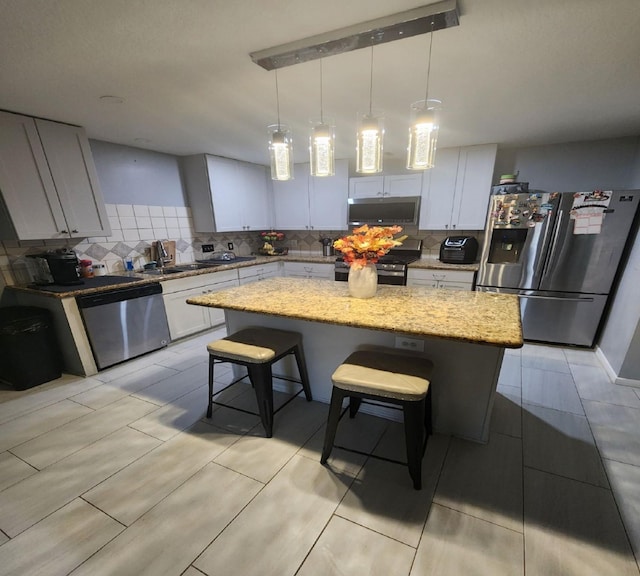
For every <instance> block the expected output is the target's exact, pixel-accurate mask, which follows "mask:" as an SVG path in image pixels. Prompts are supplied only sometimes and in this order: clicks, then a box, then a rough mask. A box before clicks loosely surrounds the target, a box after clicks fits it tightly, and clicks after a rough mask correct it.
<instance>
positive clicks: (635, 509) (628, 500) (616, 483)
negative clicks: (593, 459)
mask: <svg viewBox="0 0 640 576" xmlns="http://www.w3.org/2000/svg"><path fill="white" fill-rule="evenodd" d="M604 465H605V468H606V469H607V474H608V475H609V481H610V482H611V486H612V488H613V493H614V495H615V499H616V502H617V503H618V508H619V509H620V514H621V515H622V520H623V522H624V525H625V527H626V529H627V534H628V535H629V540H631V547H632V548H633V551H634V553H635V556H636V561H637V562H639V563H640V467H638V466H631V465H630V464H622V463H621V462H614V461H613V460H604Z"/></svg>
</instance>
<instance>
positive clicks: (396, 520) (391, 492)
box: [336, 426, 449, 548]
mask: <svg viewBox="0 0 640 576" xmlns="http://www.w3.org/2000/svg"><path fill="white" fill-rule="evenodd" d="M399 428H402V426H399ZM400 444H401V445H400V447H401V448H402V443H400ZM448 446H449V437H448V436H441V435H438V434H437V435H434V436H431V437H430V438H429V442H428V443H427V451H426V453H425V456H424V459H423V461H422V490H414V488H413V483H412V482H411V477H410V476H409V471H408V469H407V467H406V466H401V465H399V464H393V463H390V462H386V461H382V460H377V459H374V458H372V459H370V460H368V461H367V463H366V464H365V466H364V468H363V470H362V471H361V473H360V474H359V475H358V478H357V479H356V481H355V482H354V483H353V484H352V485H351V487H350V488H349V491H348V492H347V494H346V495H345V497H344V499H343V500H342V502H341V503H340V506H339V507H338V509H337V510H336V514H337V515H338V516H341V517H343V518H346V519H348V520H351V521H352V522H354V523H355V524H360V525H361V526H365V527H366V528H369V529H371V530H373V531H374V532H378V533H380V534H384V535H385V536H388V537H389V538H393V539H394V540H397V541H399V542H402V543H404V544H407V545H408V546H412V547H413V548H416V547H417V546H418V542H419V541H420V534H421V533H422V528H423V526H424V522H425V520H426V518H427V514H428V513H429V507H430V505H431V500H432V498H433V494H434V492H435V488H436V484H437V482H438V478H439V477H440V471H441V470H442V465H443V463H444V458H445V455H446V453H447V448H448ZM401 456H402V458H403V459H404V455H401Z"/></svg>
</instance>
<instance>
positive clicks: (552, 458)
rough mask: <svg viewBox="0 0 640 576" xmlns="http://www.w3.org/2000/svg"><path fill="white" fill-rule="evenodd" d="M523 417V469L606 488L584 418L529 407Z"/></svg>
mask: <svg viewBox="0 0 640 576" xmlns="http://www.w3.org/2000/svg"><path fill="white" fill-rule="evenodd" d="M522 413H523V421H524V424H523V455H524V465H525V466H529V467H530V468H536V469H538V470H544V471H545V472H551V473H553V474H558V475H560V476H566V477H567V478H573V479H574V480H580V481H582V482H588V483H589V484H595V485H597V486H602V487H604V488H608V487H609V482H608V481H607V477H606V474H605V472H604V468H603V466H602V462H601V460H600V454H599V453H598V450H597V449H596V444H595V442H594V440H593V435H592V434H591V429H590V428H589V423H588V422H587V418H586V417H585V416H580V415H578V414H571V413H570V412H560V411H559V410H551V409H549V408H542V407H541V406H533V405H531V404H525V405H524V406H523V410H522Z"/></svg>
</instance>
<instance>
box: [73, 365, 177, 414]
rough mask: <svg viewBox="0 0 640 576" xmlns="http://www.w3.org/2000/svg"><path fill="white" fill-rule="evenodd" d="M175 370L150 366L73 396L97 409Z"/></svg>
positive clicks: (166, 376) (157, 380)
mask: <svg viewBox="0 0 640 576" xmlns="http://www.w3.org/2000/svg"><path fill="white" fill-rule="evenodd" d="M175 374H176V371H175V370H172V369H171V368H165V367H164V366H155V365H152V366H148V367H146V368H143V369H142V370H138V371H137V372H132V373H128V374H125V375H123V376H120V377H118V378H115V379H113V380H111V381H109V382H106V383H105V384H103V385H102V386H97V387H96V388H92V389H91V390H88V391H87V392H83V393H82V394H78V395H76V396H73V401H74V402H79V403H80V404H84V405H85V406H89V407H90V408H94V409H96V410H98V409H100V408H104V407H105V406H106V405H107V404H111V403H112V402H116V401H118V400H120V399H121V398H124V397H125V396H128V395H129V394H133V393H135V392H138V391H139V390H142V389H143V388H146V387H147V386H151V385H152V384H156V383H157V382H159V381H161V380H164V379H165V378H169V377H170V376H174V375H175Z"/></svg>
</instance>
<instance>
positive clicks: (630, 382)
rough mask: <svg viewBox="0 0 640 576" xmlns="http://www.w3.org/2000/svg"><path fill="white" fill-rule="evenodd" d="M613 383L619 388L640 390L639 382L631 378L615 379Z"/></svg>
mask: <svg viewBox="0 0 640 576" xmlns="http://www.w3.org/2000/svg"><path fill="white" fill-rule="evenodd" d="M615 383H616V384H618V385H620V386H631V387H632V388H640V380H633V379H631V378H616V380H615Z"/></svg>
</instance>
